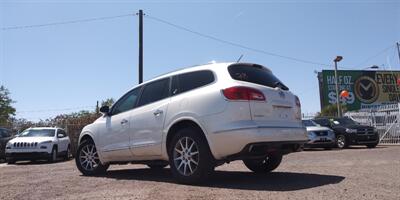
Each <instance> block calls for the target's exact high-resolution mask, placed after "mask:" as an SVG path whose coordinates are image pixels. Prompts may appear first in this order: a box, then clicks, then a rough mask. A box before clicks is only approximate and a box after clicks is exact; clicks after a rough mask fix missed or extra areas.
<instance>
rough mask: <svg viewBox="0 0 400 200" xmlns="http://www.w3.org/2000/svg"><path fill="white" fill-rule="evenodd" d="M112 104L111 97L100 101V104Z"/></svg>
mask: <svg viewBox="0 0 400 200" xmlns="http://www.w3.org/2000/svg"><path fill="white" fill-rule="evenodd" d="M113 104H114V99H113V98H108V99H106V100H103V101H101V106H109V107H111V106H112V105H113Z"/></svg>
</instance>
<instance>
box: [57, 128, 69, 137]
mask: <svg viewBox="0 0 400 200" xmlns="http://www.w3.org/2000/svg"><path fill="white" fill-rule="evenodd" d="M59 134H61V135H62V138H64V137H67V133H65V131H64V130H62V129H58V131H57V136H58V135H59Z"/></svg>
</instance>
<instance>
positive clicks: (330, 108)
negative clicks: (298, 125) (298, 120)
mask: <svg viewBox="0 0 400 200" xmlns="http://www.w3.org/2000/svg"><path fill="white" fill-rule="evenodd" d="M340 107H342V113H345V112H347V107H346V105H343V104H342V105H341V106H340ZM318 117H337V106H336V104H330V105H327V106H325V107H324V108H322V110H321V112H320V113H318Z"/></svg>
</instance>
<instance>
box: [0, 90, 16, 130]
mask: <svg viewBox="0 0 400 200" xmlns="http://www.w3.org/2000/svg"><path fill="white" fill-rule="evenodd" d="M9 95H10V92H9V91H8V89H7V88H5V87H4V86H0V126H9V125H10V123H11V118H12V116H14V115H15V108H14V107H13V106H12V105H11V104H12V103H15V102H14V101H13V100H12V99H11V98H10V96H9Z"/></svg>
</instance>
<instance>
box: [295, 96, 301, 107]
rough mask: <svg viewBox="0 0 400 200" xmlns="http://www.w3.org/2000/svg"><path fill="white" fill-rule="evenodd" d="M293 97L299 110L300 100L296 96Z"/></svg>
mask: <svg viewBox="0 0 400 200" xmlns="http://www.w3.org/2000/svg"><path fill="white" fill-rule="evenodd" d="M295 97H296V106H297V107H299V108H300V107H301V104H300V99H299V97H298V96H295Z"/></svg>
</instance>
